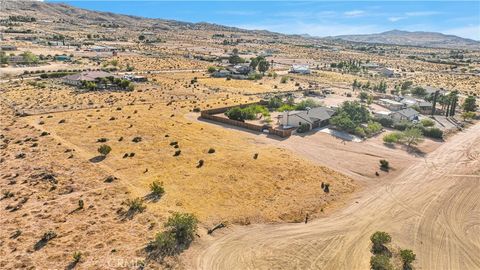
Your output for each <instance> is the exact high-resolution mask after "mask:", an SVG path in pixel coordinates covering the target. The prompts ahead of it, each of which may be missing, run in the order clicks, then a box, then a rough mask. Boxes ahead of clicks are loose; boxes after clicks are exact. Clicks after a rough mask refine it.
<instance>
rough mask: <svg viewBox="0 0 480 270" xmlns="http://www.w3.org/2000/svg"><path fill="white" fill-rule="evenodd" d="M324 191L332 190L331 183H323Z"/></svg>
mask: <svg viewBox="0 0 480 270" xmlns="http://www.w3.org/2000/svg"><path fill="white" fill-rule="evenodd" d="M323 191H324V192H325V193H329V192H330V184H329V183H325V184H324V185H323Z"/></svg>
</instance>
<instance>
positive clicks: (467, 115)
mask: <svg viewBox="0 0 480 270" xmlns="http://www.w3.org/2000/svg"><path fill="white" fill-rule="evenodd" d="M475 116H476V113H475V112H463V113H462V118H463V121H467V120H468V119H473V118H474V117H475Z"/></svg>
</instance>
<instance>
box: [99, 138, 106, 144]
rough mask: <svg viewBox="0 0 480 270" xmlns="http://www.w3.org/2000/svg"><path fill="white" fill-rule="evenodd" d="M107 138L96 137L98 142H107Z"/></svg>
mask: <svg viewBox="0 0 480 270" xmlns="http://www.w3.org/2000/svg"><path fill="white" fill-rule="evenodd" d="M107 141H108V139H107V138H100V139H97V142H100V143H104V142H107Z"/></svg>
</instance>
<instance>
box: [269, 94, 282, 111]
mask: <svg viewBox="0 0 480 270" xmlns="http://www.w3.org/2000/svg"><path fill="white" fill-rule="evenodd" d="M282 105H283V101H282V99H281V98H279V97H272V98H271V99H270V100H269V101H268V105H267V106H268V108H271V109H277V108H279V107H281V106H282Z"/></svg>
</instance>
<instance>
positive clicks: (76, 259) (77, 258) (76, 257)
mask: <svg viewBox="0 0 480 270" xmlns="http://www.w3.org/2000/svg"><path fill="white" fill-rule="evenodd" d="M72 258H73V263H75V264H76V263H78V262H80V260H81V259H82V253H81V252H80V251H75V252H74V253H73V255H72Z"/></svg>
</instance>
